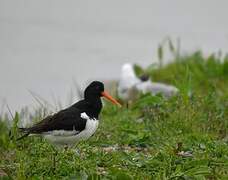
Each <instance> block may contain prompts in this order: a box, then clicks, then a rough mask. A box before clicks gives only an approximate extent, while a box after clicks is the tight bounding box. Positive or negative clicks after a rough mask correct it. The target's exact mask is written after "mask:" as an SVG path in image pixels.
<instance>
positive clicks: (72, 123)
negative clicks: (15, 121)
mask: <svg viewBox="0 0 228 180" xmlns="http://www.w3.org/2000/svg"><path fill="white" fill-rule="evenodd" d="M101 97H105V98H107V99H108V100H110V101H111V102H112V103H114V104H116V105H119V106H121V105H120V103H119V102H117V101H116V100H115V99H114V98H113V97H111V96H110V95H109V94H108V93H107V92H105V91H104V84H103V83H102V82H99V81H93V82H92V83H91V84H90V85H89V86H88V87H87V88H86V89H85V91H84V99H83V100H81V101H79V102H77V103H75V104H73V105H72V106H70V107H69V108H66V109H64V110H61V111H59V112H57V113H55V114H53V115H49V116H47V117H46V118H45V119H43V120H42V121H41V122H39V123H37V124H35V125H34V126H32V127H29V128H20V130H21V131H22V132H23V133H25V134H24V135H23V136H22V137H20V138H19V139H22V138H24V137H26V136H28V135H41V136H43V137H44V138H46V139H47V140H48V141H50V142H51V143H53V144H55V145H60V146H61V145H62V146H71V145H74V144H76V143H77V142H79V141H80V140H86V139H88V138H89V137H91V136H92V135H93V134H94V133H95V131H96V130H97V127H98V124H99V120H98V116H99V114H100V112H101V109H102V102H101Z"/></svg>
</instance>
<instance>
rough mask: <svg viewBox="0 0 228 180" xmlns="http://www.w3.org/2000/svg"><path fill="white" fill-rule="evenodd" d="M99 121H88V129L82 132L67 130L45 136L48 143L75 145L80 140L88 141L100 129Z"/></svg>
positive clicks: (56, 131)
mask: <svg viewBox="0 0 228 180" xmlns="http://www.w3.org/2000/svg"><path fill="white" fill-rule="evenodd" d="M98 124H99V121H98V120H96V119H88V120H87V122H86V127H85V129H84V130H82V131H81V132H79V133H78V132H77V131H76V130H73V131H65V130H55V131H52V132H49V133H48V134H45V135H44V137H45V139H47V140H48V141H50V142H51V143H53V144H56V145H62V146H64V145H68V146H69V145H75V144H76V143H78V142H79V141H80V140H86V139H88V138H89V137H91V136H92V135H93V134H94V133H95V131H96V130H97V128H98Z"/></svg>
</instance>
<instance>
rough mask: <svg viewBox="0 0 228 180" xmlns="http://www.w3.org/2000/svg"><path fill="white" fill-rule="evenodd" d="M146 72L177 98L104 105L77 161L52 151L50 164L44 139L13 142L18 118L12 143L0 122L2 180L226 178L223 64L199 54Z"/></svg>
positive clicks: (227, 63)
mask: <svg viewBox="0 0 228 180" xmlns="http://www.w3.org/2000/svg"><path fill="white" fill-rule="evenodd" d="M151 67H152V66H151ZM151 67H149V68H148V69H146V70H145V71H146V72H147V73H149V75H151V77H152V79H153V80H154V81H161V82H166V83H170V84H174V85H175V86H177V87H178V88H179V89H180V94H179V96H177V97H173V98H170V99H168V100H166V99H164V98H162V97H161V96H159V95H158V96H154V97H153V96H149V95H143V96H142V97H141V98H140V100H138V101H137V102H135V103H134V104H133V105H132V106H131V107H130V108H129V109H126V108H116V107H114V106H112V105H110V104H109V103H107V104H106V106H105V107H104V108H103V111H102V115H101V121H100V126H99V129H98V131H97V132H96V134H95V136H93V137H92V138H91V139H90V140H89V141H87V142H82V143H80V144H79V145H78V146H77V148H78V149H79V150H80V156H79V155H77V153H76V152H75V151H74V150H68V151H64V150H58V154H57V155H56V163H54V161H53V158H54V153H55V150H54V149H53V147H52V146H51V145H50V144H48V143H47V142H46V141H45V140H44V139H41V138H39V137H29V138H26V139H24V140H22V141H19V142H16V141H15V137H17V136H19V135H18V132H17V126H16V125H17V121H20V115H19V114H17V115H16V116H15V118H14V126H13V127H12V128H11V130H12V134H11V136H13V137H12V139H11V140H10V139H9V136H8V131H9V128H8V127H7V126H6V125H5V124H4V123H1V124H0V170H1V171H3V172H5V173H6V174H7V175H8V177H5V179H42V178H43V179H200V180H201V179H228V60H227V59H225V60H221V59H217V58H216V57H214V56H211V57H209V58H208V59H205V58H203V57H202V55H201V54H200V53H199V52H197V53H194V54H192V55H190V56H184V57H179V58H177V59H176V60H175V61H174V62H173V63H171V64H169V65H167V66H165V67H160V68H159V69H154V68H151ZM2 119H4V118H3V117H2ZM34 119H37V118H36V117H34ZM181 151H183V152H187V151H188V152H190V154H192V156H191V157H185V156H181V155H180V154H179V153H180V152H181ZM1 171H0V174H1Z"/></svg>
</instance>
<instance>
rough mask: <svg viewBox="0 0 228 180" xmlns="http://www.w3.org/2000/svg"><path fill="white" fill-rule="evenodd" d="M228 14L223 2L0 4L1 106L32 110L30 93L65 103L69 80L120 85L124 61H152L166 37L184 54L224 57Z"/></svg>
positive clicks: (1, 0)
mask: <svg viewBox="0 0 228 180" xmlns="http://www.w3.org/2000/svg"><path fill="white" fill-rule="evenodd" d="M227 7H228V1H227V0H220V1H215V0H191V1H183V0H172V1H163V0H157V1H155V0H148V1H137V2H136V1H132V0H129V1H125V0H115V1H107V0H101V1H100V0H98V1H87V0H80V1H79V0H78V1H75V0H68V1H62V0H39V1H35V0H20V1H17V0H14V1H8V0H0V83H1V85H0V105H1V104H4V102H5V101H7V103H8V104H9V106H10V107H11V108H12V109H13V110H19V109H20V108H21V107H23V106H28V105H34V104H36V103H35V101H34V99H33V98H32V96H31V95H30V93H29V90H31V91H33V92H36V93H37V94H39V95H41V96H42V97H43V98H44V99H46V100H48V101H50V102H51V103H52V102H53V99H59V100H61V101H62V102H63V104H66V102H67V101H68V100H67V99H68V98H67V97H68V95H69V93H70V91H71V89H72V90H73V92H74V88H73V87H74V85H73V84H74V83H73V79H75V80H76V81H77V82H78V83H79V84H80V85H81V86H83V84H84V83H85V82H86V81H87V80H88V79H113V78H118V77H119V73H120V67H121V65H122V64H123V63H124V62H137V63H140V64H142V65H144V66H146V65H148V64H150V63H153V62H156V61H157V58H156V49H157V45H158V43H159V42H161V41H162V40H163V39H164V38H165V37H166V36H170V37H172V38H173V39H176V38H180V39H181V44H182V51H183V52H192V51H194V50H196V49H202V50H203V51H204V52H205V54H208V53H211V52H218V51H219V50H222V51H223V52H228V21H227V17H228V11H227ZM1 109H5V108H1ZM1 109H0V110H1Z"/></svg>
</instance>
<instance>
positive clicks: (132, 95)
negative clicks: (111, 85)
mask: <svg viewBox="0 0 228 180" xmlns="http://www.w3.org/2000/svg"><path fill="white" fill-rule="evenodd" d="M140 93H144V94H145V93H151V94H152V95H156V94H158V93H161V94H162V95H163V96H165V97H171V96H173V95H176V94H177V93H178V89H177V88H176V87H174V86H171V85H167V84H164V83H157V82H151V80H150V79H148V80H141V79H140V78H138V77H137V76H136V74H135V72H134V68H133V65H132V64H129V63H126V64H124V65H123V66H122V69H121V77H120V81H119V85H118V96H119V97H120V98H121V99H122V100H124V101H126V102H128V101H133V100H135V99H137V98H138V95H139V94H140Z"/></svg>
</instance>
